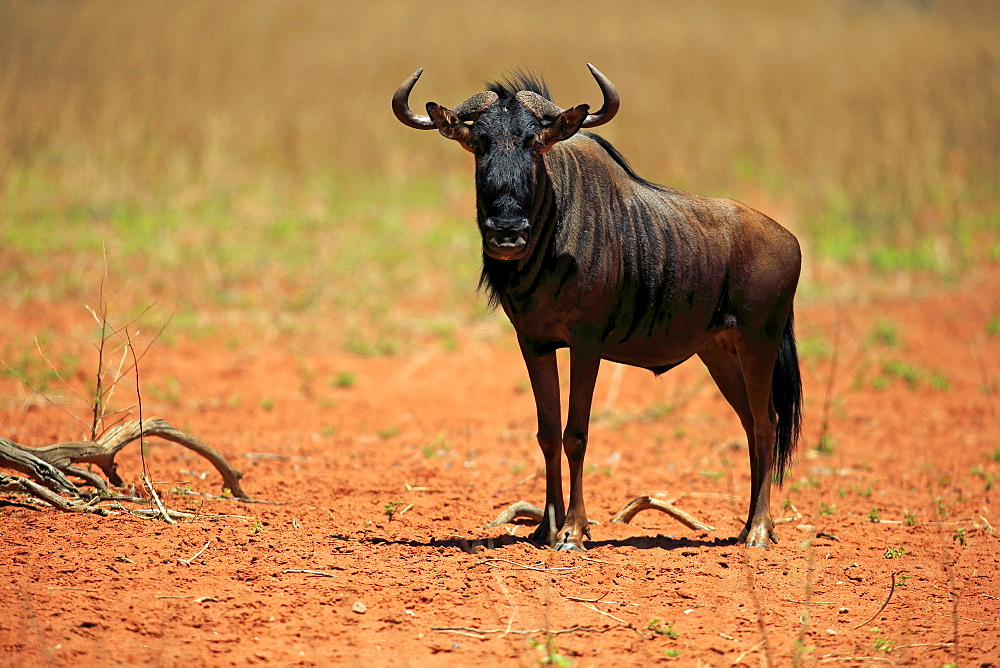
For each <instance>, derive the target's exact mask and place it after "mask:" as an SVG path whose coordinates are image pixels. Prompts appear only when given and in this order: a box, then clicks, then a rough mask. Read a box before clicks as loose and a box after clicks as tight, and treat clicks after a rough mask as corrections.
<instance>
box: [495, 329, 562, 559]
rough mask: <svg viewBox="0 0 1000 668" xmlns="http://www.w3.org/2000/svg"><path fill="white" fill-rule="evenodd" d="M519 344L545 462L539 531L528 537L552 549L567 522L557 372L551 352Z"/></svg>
mask: <svg viewBox="0 0 1000 668" xmlns="http://www.w3.org/2000/svg"><path fill="white" fill-rule="evenodd" d="M518 343H519V344H520V345H521V355H522V356H523V357H524V365H525V366H526V367H527V369H528V378H529V379H530V380H531V391H532V393H533V394H534V396H535V408H536V410H537V412H538V445H539V446H540V447H541V448H542V456H543V457H544V458H545V506H544V508H542V509H541V519H540V521H539V524H538V528H537V529H535V531H534V532H533V533H532V534H531V540H533V541H535V542H538V543H542V544H544V545H548V546H549V547H553V546H554V545H555V543H556V538H557V536H558V532H557V529H558V528H559V527H561V526H562V524H563V521H564V520H565V518H566V506H565V503H564V501H563V493H562V447H561V445H562V442H561V440H560V432H561V431H562V418H561V415H560V403H559V368H558V366H557V365H556V354H555V353H554V352H552V353H548V354H545V355H535V354H534V353H533V352H532V351H531V350H530V349H529V347H528V346H527V345H526V344H525V342H524V341H523V339H521V337H518ZM524 507H526V504H524V502H519V503H516V504H514V505H513V506H511V508H509V509H508V510H507V511H504V513H501V515H500V517H498V518H497V519H496V520H494V521H493V522H491V523H490V525H489V526H496V525H497V524H501V523H503V522H506V521H509V519H508V515H509V516H510V517H513V516H514V515H515V514H516V513H512V512H511V511H512V510H514V509H517V508H524ZM534 510H537V509H534ZM532 514H533V512H532Z"/></svg>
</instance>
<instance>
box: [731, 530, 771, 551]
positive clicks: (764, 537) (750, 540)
mask: <svg viewBox="0 0 1000 668" xmlns="http://www.w3.org/2000/svg"><path fill="white" fill-rule="evenodd" d="M739 541H740V542H741V543H744V544H745V545H746V546H747V547H763V548H765V549H770V548H771V544H772V543H774V544H775V545H777V543H778V539H777V538H776V537H775V535H774V531H769V530H767V529H765V528H763V527H759V528H756V529H750V530H747V529H744V530H743V531H742V532H741V533H740V537H739Z"/></svg>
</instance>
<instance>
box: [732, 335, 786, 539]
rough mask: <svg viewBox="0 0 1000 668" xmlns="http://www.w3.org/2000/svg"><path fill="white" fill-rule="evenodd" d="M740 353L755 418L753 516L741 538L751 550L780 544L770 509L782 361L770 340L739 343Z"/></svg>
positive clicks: (751, 495)
mask: <svg viewBox="0 0 1000 668" xmlns="http://www.w3.org/2000/svg"><path fill="white" fill-rule="evenodd" d="M736 349H737V353H738V355H739V362H740V370H741V371H742V372H743V380H744V383H746V389H747V391H746V397H747V401H748V402H749V404H750V413H751V415H752V417H753V437H752V438H751V439H750V443H751V446H750V477H751V483H750V514H749V517H748V519H747V522H748V526H747V528H746V529H745V531H746V534H745V535H744V534H740V537H741V540H744V541H745V542H746V545H747V547H770V543H772V542H773V543H777V542H778V539H777V538H776V537H775V535H774V521H773V520H772V519H771V508H770V505H771V474H772V472H773V469H774V466H773V464H774V443H775V436H776V431H775V430H776V428H777V425H778V415H777V413H776V411H775V409H774V398H773V396H772V394H771V382H772V378H773V375H774V365H775V362H776V360H777V358H778V344H777V342H770V341H766V340H757V341H752V340H748V338H747V337H744V338H743V339H741V340H740V341H739V342H738V343H737V348H736Z"/></svg>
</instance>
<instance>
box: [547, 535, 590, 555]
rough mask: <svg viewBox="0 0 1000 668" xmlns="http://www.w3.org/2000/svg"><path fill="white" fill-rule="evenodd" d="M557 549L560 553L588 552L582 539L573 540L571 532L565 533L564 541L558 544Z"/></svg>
mask: <svg viewBox="0 0 1000 668" xmlns="http://www.w3.org/2000/svg"><path fill="white" fill-rule="evenodd" d="M588 537H589V536H588ZM555 549H556V551H558V552H567V551H570V550H572V551H575V552H586V551H587V548H585V547H584V546H583V540H582V538H573V536H572V534H570V532H569V531H566V532H565V533H563V537H562V540H561V541H559V542H558V543H556V545H555Z"/></svg>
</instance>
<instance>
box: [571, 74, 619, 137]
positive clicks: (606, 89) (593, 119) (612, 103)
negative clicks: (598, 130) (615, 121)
mask: <svg viewBox="0 0 1000 668" xmlns="http://www.w3.org/2000/svg"><path fill="white" fill-rule="evenodd" d="M587 67H589V68H590V73H591V74H593V75H594V79H596V80H597V85H598V86H600V87H601V92H602V93H604V104H603V105H602V106H601V108H600V109H598V110H597V111H596V112H594V113H592V114H590V115H588V116H587V120H585V121H584V122H583V125H581V126H580V127H583V128H594V127H597V126H598V125H604V124H605V123H607V122H608V121H610V120H611V119H612V118H614V117H615V114H617V113H618V107H619V105H620V104H621V100H619V99H618V90H617V89H616V88H615V85H614V84H613V83H611V81H610V80H609V79H608V78H607V77H606V76H604V75H603V74H601V72H600V70H598V69H597V68H596V67H594V66H593V65H591V64H590V63H587Z"/></svg>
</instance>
